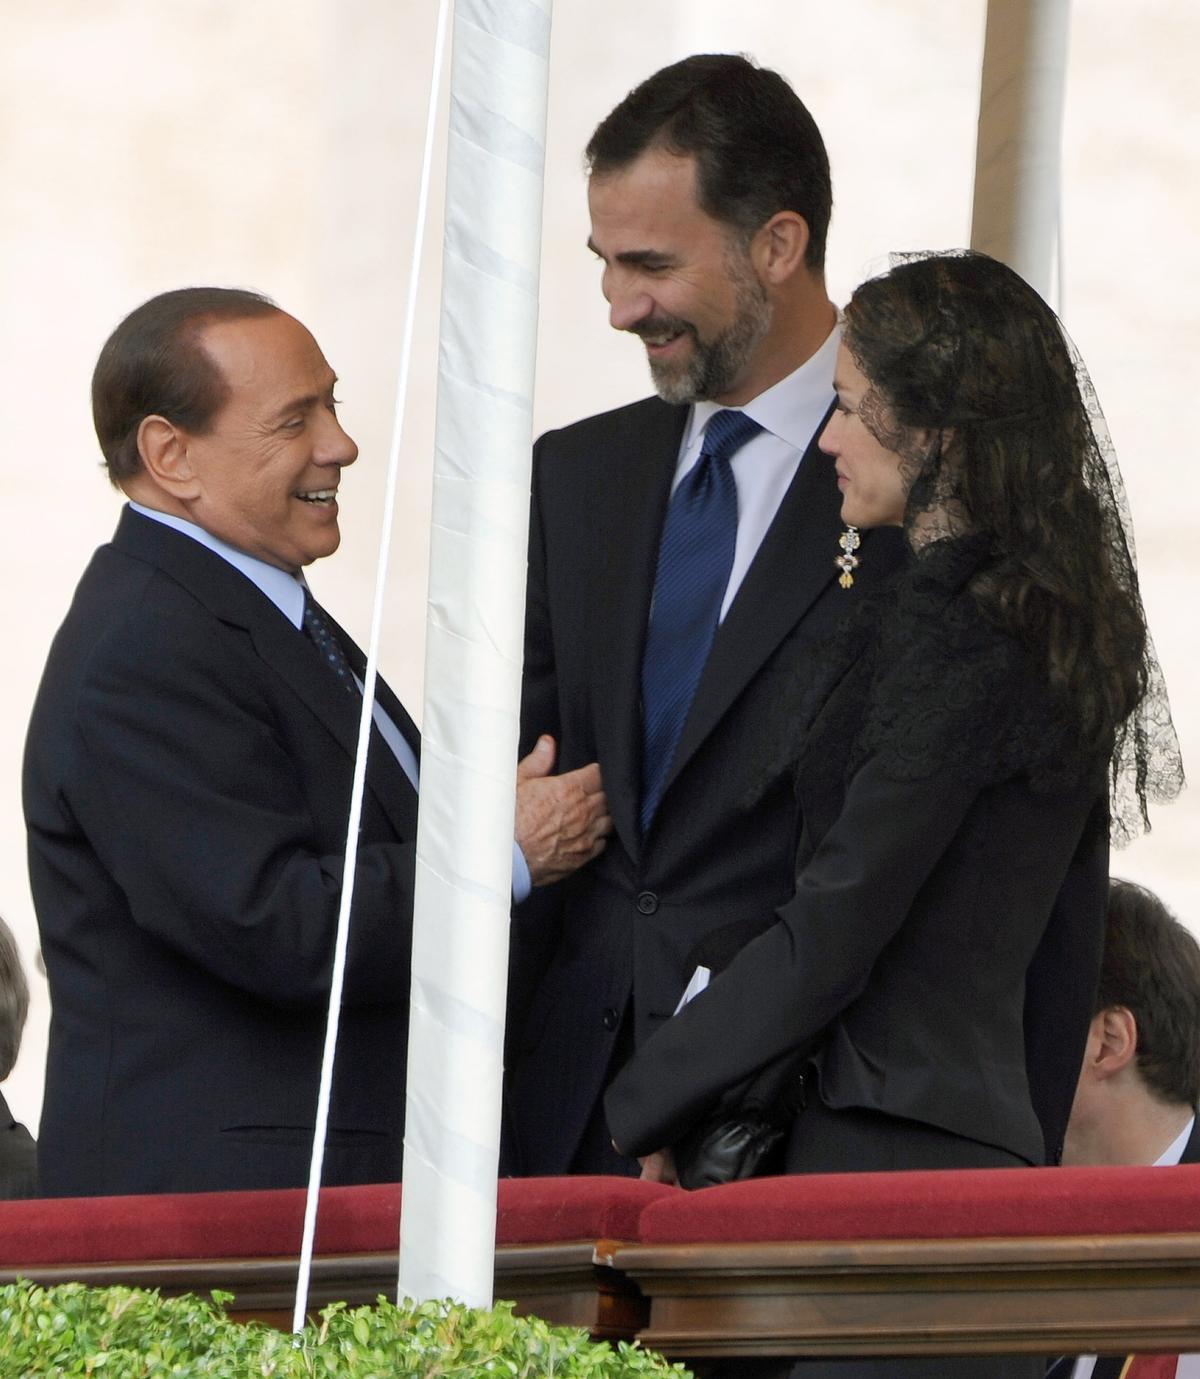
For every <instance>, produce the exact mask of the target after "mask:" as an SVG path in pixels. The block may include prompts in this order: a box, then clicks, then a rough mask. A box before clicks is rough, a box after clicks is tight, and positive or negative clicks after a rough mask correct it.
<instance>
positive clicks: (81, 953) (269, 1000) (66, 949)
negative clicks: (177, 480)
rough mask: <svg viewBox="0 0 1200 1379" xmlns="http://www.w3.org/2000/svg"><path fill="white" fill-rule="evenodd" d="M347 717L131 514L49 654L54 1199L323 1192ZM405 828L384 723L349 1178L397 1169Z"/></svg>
mask: <svg viewBox="0 0 1200 1379" xmlns="http://www.w3.org/2000/svg"><path fill="white" fill-rule="evenodd" d="M335 630H336V629H335ZM338 635H339V636H340V637H341V638H342V640H343V644H344V646H345V649H346V652H347V655H348V656H349V657H350V659H351V663H352V665H354V667H355V669H356V670H358V671H359V672H360V673H361V670H362V657H361V653H359V652H358V649H357V648H356V647H354V646H353V644H351V643H350V642H349V641H348V640H347V639H346V638H345V636H344V634H343V633H340V631H339V632H338ZM379 696H380V702H381V703H382V704H383V706H384V707H385V708H386V709H387V711H388V713H389V714H390V715H391V716H392V718H393V719H394V720H395V722H396V724H397V726H398V727H399V728H400V729H401V731H402V732H404V733H405V734H406V735H407V737H408V738H409V740H410V742H412V743H413V744H414V746H415V745H416V742H417V737H416V733H415V730H414V728H413V725H412V723H411V721H410V720H409V718H408V716H407V714H406V713H405V712H404V710H403V708H402V707H401V706H400V704H399V703H398V702H397V700H396V699H395V697H394V696H393V695H392V694H391V693H390V692H389V691H388V690H387V689H386V687H385V686H383V685H382V684H380V687H379ZM358 712H359V705H358V703H357V702H355V699H354V697H353V696H351V695H348V694H347V693H346V692H345V690H344V688H343V687H342V686H341V685H340V684H339V683H338V682H337V680H336V679H335V677H334V676H332V675H330V674H329V673H328V671H327V670H326V669H325V668H324V667H323V666H322V665H321V663H320V661H319V659H318V654H317V652H316V649H315V648H314V647H313V646H312V645H311V643H310V642H309V641H308V639H307V638H306V637H305V636H304V635H303V634H302V633H301V632H299V631H298V630H297V629H296V628H294V627H293V626H292V625H291V624H290V623H289V622H288V620H287V619H286V618H285V617H284V616H283V615H282V614H281V613H280V612H279V610H278V609H277V608H276V607H275V606H274V605H273V604H272V603H271V602H270V601H269V600H268V599H267V598H266V597H265V596H264V595H263V594H262V593H261V592H260V591H259V590H258V589H257V588H256V587H255V586H254V585H253V584H252V583H251V582H250V581H249V580H248V579H246V578H245V577H244V576H243V575H241V574H240V573H239V572H238V571H237V570H235V569H233V568H232V567H231V566H230V565H229V564H228V563H227V562H225V561H224V560H222V559H221V558H220V557H219V556H216V555H214V554H213V553H212V552H210V551H208V550H206V549H205V548H204V547H202V546H201V545H200V544H199V543H197V542H195V541H193V540H192V539H191V538H189V537H187V536H184V535H181V534H180V533H178V532H175V531H173V530H171V529H170V528H168V527H165V526H163V525H162V524H160V523H156V522H154V521H152V520H150V519H148V518H145V517H142V516H140V515H138V514H137V513H134V512H133V511H131V510H129V509H127V510H126V511H125V512H124V513H123V515H122V517H121V521H120V525H119V526H118V528H117V533H116V536H115V538H114V540H113V542H112V544H111V545H108V546H104V547H101V549H100V550H99V551H97V552H96V555H95V556H94V558H93V560H92V562H91V564H90V565H89V567H88V569H87V571H86V572H85V574H84V576H83V578H82V580H81V581H80V584H79V588H78V590H77V592H76V595H75V600H74V602H73V604H72V606H71V609H70V612H69V613H68V615H67V618H66V621H65V622H64V624H63V626H62V628H61V629H60V631H59V633H58V635H57V637H56V639H55V641H54V645H53V647H52V649H51V652H50V657H49V660H48V662H47V665H46V669H45V673H44V675H43V679H42V684H41V688H40V690H39V693H38V697H37V701H36V704H35V706H34V711H33V717H32V720H31V723H30V727H29V736H28V742H27V746H26V758H25V774H24V797H25V814H26V820H27V825H28V830H29V864H30V876H31V881H32V885H33V893H34V900H35V904H36V908H37V912H38V922H39V926H40V928H41V939H42V950H43V953H44V955H45V962H46V971H47V975H48V977H49V982H50V994H51V1001H52V1009H53V1015H52V1022H51V1029H50V1050H49V1062H48V1067H47V1074H46V1098H45V1109H44V1113H43V1118H42V1124H41V1133H40V1137H39V1159H40V1172H41V1184H42V1190H43V1191H44V1192H45V1193H46V1194H48V1195H87V1194H98V1193H123V1192H167V1191H186V1190H201V1189H218V1188H244V1187H284V1186H289V1185H297V1184H301V1183H303V1182H305V1181H306V1179H307V1165H308V1155H309V1136H310V1134H311V1127H312V1125H313V1119H314V1112H315V1107H316V1099H317V1083H318V1075H319V1067H320V1057H321V1046H322V1040H323V1037H324V1028H325V1005H326V1000H327V996H328V990H329V975H330V967H331V961H332V949H333V935H334V929H335V923H336V916H337V909H338V903H339V892H340V888H341V872H342V856H343V852H344V848H345V827H346V814H347V808H348V801H349V793H350V782H351V776H352V771H353V760H354V749H355V738H356V732H357V720H358ZM415 829H416V796H415V792H414V790H413V789H412V787H411V785H410V784H409V782H408V779H407V777H406V776H405V775H404V772H403V770H402V769H401V767H400V766H399V764H398V763H397V762H396V760H395V758H394V756H393V755H392V753H391V752H390V751H389V750H388V749H387V748H386V746H385V745H384V744H383V743H382V741H381V740H379V739H378V735H376V740H375V742H374V744H373V748H372V754H371V758H370V770H369V773H368V789H367V792H366V797H365V801H364V809H363V819H362V833H361V843H362V847H361V851H360V853H359V861H358V873H357V884H356V891H355V904H354V914H353V917H352V925H351V933H350V945H349V952H348V957H347V967H346V987H345V998H344V1010H343V1014H342V1022H341V1034H340V1040H339V1046H338V1058H337V1066H336V1069H335V1078H334V1088H333V1100H332V1108H331V1116H330V1135H329V1147H328V1150H327V1157H326V1181H328V1182H332V1183H351V1182H363V1181H379V1180H389V1179H391V1180H394V1179H396V1178H397V1177H398V1176H399V1173H400V1150H401V1134H402V1128H403V1127H402V1116H403V1109H402V1108H403V1079H404V1067H405V1045H406V1027H407V994H408V982H409V942H410V934H411V928H410V919H411V897H412V884H413V862H414V841H415Z"/></svg>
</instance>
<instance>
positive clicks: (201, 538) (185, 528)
mask: <svg viewBox="0 0 1200 1379" xmlns="http://www.w3.org/2000/svg"><path fill="white" fill-rule="evenodd" d="M129 506H130V507H131V508H132V509H133V510H134V512H140V513H141V514H142V516H143V517H149V518H150V519H151V520H152V521H154V522H161V523H162V524H163V526H165V527H172V528H173V529H174V530H175V531H177V532H182V533H183V535H184V536H190V537H191V538H192V540H193V541H198V542H199V543H200V544H201V545H202V546H206V547H207V548H208V549H209V550H210V551H212V552H213V554H214V555H219V556H220V557H221V559H222V560H225V561H227V562H228V563H229V564H230V565H232V566H233V568H234V569H235V570H238V571H240V572H241V573H242V574H243V575H245V576H246V578H247V579H248V580H249V581H250V582H251V583H252V584H253V585H255V587H256V588H258V589H259V590H260V591H261V592H262V593H263V594H265V595H266V596H267V598H268V599H270V600H271V602H272V603H273V604H274V605H275V607H276V608H278V609H279V611H280V612H281V613H282V614H283V616H284V617H285V618H287V620H288V622H290V623H291V624H292V626H293V627H295V628H297V629H299V628H301V627H302V626H303V623H304V596H305V590H306V589H307V588H308V586H307V584H306V583H305V582H304V576H303V575H293V574H289V573H288V572H287V571H286V570H281V569H280V568H279V567H278V566H277V565H269V564H267V562H266V561H265V560H259V559H258V557H257V556H253V555H247V554H246V552H245V551H239V550H238V549H237V548H236V547H234V546H231V545H229V544H228V542H225V541H222V540H221V538H220V537H219V536H214V535H213V534H212V532H209V531H205V530H204V528H203V527H199V526H197V525H196V523H195V522H189V521H188V520H187V518H185V517H175V516H173V515H172V514H171V513H168V512H158V511H156V510H155V509H154V508H148V507H144V506H143V505H142V504H141V503H133V502H131V503H130V504H129ZM354 680H355V683H356V684H357V685H358V688H359V690H360V692H361V690H362V681H361V680H360V679H359V678H358V676H357V675H355V677H354ZM371 718H372V720H373V721H374V723H375V726H376V727H377V728H378V729H379V732H380V734H381V736H382V737H383V740H384V742H386V743H387V745H388V747H390V748H391V751H392V755H393V756H394V757H395V758H396V760H397V761H398V762H399V763H400V766H401V769H402V770H403V771H404V774H405V775H406V776H407V777H408V779H409V780H410V781H411V782H412V786H413V789H414V790H415V789H417V786H418V779H419V776H420V769H419V767H418V764H417V754H416V753H415V752H414V751H413V749H412V748H411V747H410V746H409V745H408V742H407V740H406V739H405V736H404V734H403V733H402V732H401V731H400V729H399V728H398V727H397V726H396V724H395V723H394V722H393V720H392V717H391V715H390V714H389V713H387V712H386V711H385V710H384V708H383V707H382V705H381V704H380V703H379V700H378V699H376V700H375V702H374V703H373V704H372V705H371ZM512 887H513V899H514V900H515V901H516V902H517V903H518V904H519V903H520V902H521V901H522V900H524V899H525V898H526V897H527V896H528V895H529V892H530V891H531V890H532V888H533V887H532V881H531V878H530V875H529V867H528V865H527V863H526V861H525V857H524V854H523V853H522V852H521V849H520V848H519V847H518V846H517V844H516V843H513V880H512Z"/></svg>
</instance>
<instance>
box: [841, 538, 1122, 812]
mask: <svg viewBox="0 0 1200 1379" xmlns="http://www.w3.org/2000/svg"><path fill="white" fill-rule="evenodd" d="M939 548H940V549H939ZM978 563H979V552H978V550H977V549H974V548H973V544H972V542H971V541H970V540H955V541H945V542H938V543H935V545H934V546H932V547H930V548H929V549H928V550H927V551H926V553H924V554H923V555H922V556H921V557H920V558H919V559H918V560H916V561H915V562H914V565H913V567H912V568H911V569H910V571H909V572H908V575H907V578H905V579H904V580H902V581H901V583H900V584H899V587H898V588H897V590H896V596H895V601H894V604H893V606H892V608H891V609H890V610H889V613H888V615H887V616H886V617H885V618H884V619H883V620H881V621H880V623H879V624H878V625H877V629H876V639H877V651H876V665H875V667H874V670H873V675H872V682H871V684H870V686H869V688H868V691H867V693H866V696H865V702H864V704H863V707H862V720H861V726H860V728H859V730H858V732H857V734H856V736H855V739H854V743H853V746H852V748H851V750H850V752H849V759H848V762H847V770H848V774H849V773H853V771H854V770H856V769H857V768H858V767H859V766H860V765H861V764H862V763H863V762H864V761H865V760H866V759H867V758H868V757H874V758H876V759H877V760H878V761H879V763H880V765H881V766H882V768H883V769H884V770H885V771H886V772H887V774H888V775H889V776H891V777H892V778H893V779H896V780H914V781H915V780H927V779H929V778H930V777H932V776H934V775H942V776H949V775H952V776H953V777H954V778H955V779H957V780H961V781H969V782H972V783H975V784H978V785H985V784H988V783H990V782H995V781H1000V780H1007V779H1011V778H1013V777H1015V776H1019V775H1024V776H1027V777H1028V779H1029V781H1030V783H1031V785H1032V786H1033V788H1034V789H1038V790H1057V789H1065V788H1067V787H1069V786H1071V785H1073V784H1075V783H1077V782H1078V781H1079V780H1080V779H1081V778H1082V777H1083V775H1084V774H1086V773H1089V772H1092V771H1094V770H1095V768H1096V761H1095V759H1094V757H1093V756H1090V755H1089V754H1086V753H1084V752H1083V751H1082V749H1081V748H1080V747H1079V746H1078V744H1077V742H1076V740H1075V735H1074V733H1073V731H1072V728H1071V724H1070V723H1069V721H1068V720H1067V718H1066V716H1065V714H1064V712H1063V710H1062V708H1061V707H1060V705H1059V704H1058V703H1057V702H1056V699H1055V696H1054V694H1053V692H1052V690H1051V688H1050V686H1049V684H1048V683H1047V679H1046V675H1045V672H1044V671H1042V670H1041V669H1040V668H1039V667H1038V666H1036V665H1035V664H1034V663H1033V660H1032V658H1031V657H1030V656H1029V654H1028V653H1027V652H1026V650H1025V649H1024V648H1023V647H1022V646H1021V645H1020V644H1019V643H1018V642H1017V641H1016V640H1015V639H1014V638H1013V637H1012V636H1010V635H1009V634H1008V633H1006V632H1003V631H1001V630H999V629H998V628H996V627H993V626H992V625H991V624H989V623H988V622H987V621H986V620H985V619H984V617H983V615H982V614H981V612H980V610H979V607H978V605H977V604H976V602H975V599H974V598H973V597H972V594H971V576H972V575H973V573H974V571H975V569H976V568H977V566H978Z"/></svg>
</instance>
